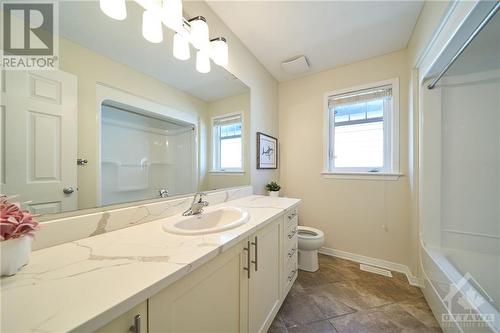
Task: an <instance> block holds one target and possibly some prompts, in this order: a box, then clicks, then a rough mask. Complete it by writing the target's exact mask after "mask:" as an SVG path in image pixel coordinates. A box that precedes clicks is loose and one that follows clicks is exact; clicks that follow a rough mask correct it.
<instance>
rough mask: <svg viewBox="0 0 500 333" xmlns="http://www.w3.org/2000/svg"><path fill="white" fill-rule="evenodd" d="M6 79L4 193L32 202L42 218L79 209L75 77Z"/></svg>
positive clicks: (43, 74) (45, 74)
mask: <svg viewBox="0 0 500 333" xmlns="http://www.w3.org/2000/svg"><path fill="white" fill-rule="evenodd" d="M4 75H5V79H4V81H3V87H2V88H3V91H2V105H1V110H2V116H3V121H2V122H1V125H2V126H3V127H2V128H1V130H2V135H1V136H2V137H3V139H4V140H5V142H4V146H3V147H4V150H5V151H4V156H2V158H5V161H2V164H3V165H5V170H4V176H5V184H4V186H3V187H4V188H3V189H2V190H3V192H4V193H6V194H9V195H12V194H19V195H20V196H21V197H20V200H22V201H27V200H31V201H32V202H31V203H30V204H29V206H30V210H31V211H32V212H34V213H37V214H44V213H58V212H61V211H69V210H75V209H77V208H78V206H77V203H78V200H77V199H78V198H77V170H76V167H77V165H76V159H77V120H78V119H77V78H76V76H74V75H72V74H69V73H65V72H62V71H37V72H29V71H6V72H4ZM2 142H3V141H2ZM2 170H3V169H2ZM70 188H72V189H73V192H72V193H69V192H71V189H70ZM65 189H66V192H68V193H64V190H65Z"/></svg>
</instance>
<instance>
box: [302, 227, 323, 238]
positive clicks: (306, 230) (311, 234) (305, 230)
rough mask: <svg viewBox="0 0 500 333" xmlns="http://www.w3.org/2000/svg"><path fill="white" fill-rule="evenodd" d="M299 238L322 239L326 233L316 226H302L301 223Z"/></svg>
mask: <svg viewBox="0 0 500 333" xmlns="http://www.w3.org/2000/svg"><path fill="white" fill-rule="evenodd" d="M298 230H299V235H298V236H299V238H302V239H311V240H312V239H320V238H324V237H325V234H324V233H323V231H321V230H318V229H316V228H311V227H306V226H301V225H299V228H298Z"/></svg>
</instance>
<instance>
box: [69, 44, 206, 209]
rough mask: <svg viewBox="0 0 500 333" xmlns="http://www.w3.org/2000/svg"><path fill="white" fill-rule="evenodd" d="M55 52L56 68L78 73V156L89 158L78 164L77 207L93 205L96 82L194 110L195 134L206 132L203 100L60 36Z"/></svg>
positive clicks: (202, 183)
mask: <svg viewBox="0 0 500 333" xmlns="http://www.w3.org/2000/svg"><path fill="white" fill-rule="evenodd" d="M59 56H60V69H61V70H63V71H65V72H69V73H72V74H74V75H76V76H77V77H78V133H79V140H78V156H79V158H85V159H87V160H88V161H89V163H88V165H86V166H81V167H78V184H79V185H78V206H79V208H80V209H83V208H90V207H95V206H96V195H97V191H98V187H97V179H98V177H97V175H98V172H99V165H98V153H99V152H98V147H99V142H98V140H99V135H98V129H99V126H98V124H99V118H98V110H97V108H96V101H97V96H96V84H97V83H104V84H106V85H108V86H111V87H113V88H118V89H121V90H123V91H126V92H129V93H131V94H134V95H136V96H140V97H143V98H146V99H149V100H152V101H154V102H156V103H160V104H163V105H166V106H170V107H172V108H174V109H177V110H180V111H184V112H189V113H192V114H196V115H197V116H198V117H199V123H200V133H199V134H200V135H203V133H206V124H207V119H208V104H207V103H206V102H204V101H203V100H201V99H198V98H196V97H194V96H192V95H189V94H187V93H185V92H183V91H180V90H178V89H176V88H173V87H171V86H168V85H166V84H164V83H162V82H161V81H158V80H156V79H153V78H152V77H150V76H148V75H145V74H142V73H140V72H138V71H135V70H133V69H132V68H130V67H127V66H125V65H122V64H120V63H118V62H115V61H113V60H111V59H109V58H106V57H104V56H102V55H99V54H97V53H95V52H93V51H91V50H89V49H86V48H83V47H81V46H79V45H77V44H75V43H73V42H71V41H68V40H67V39H64V38H61V39H60V43H59ZM200 142H203V146H202V147H201V148H202V149H200V153H203V152H204V151H206V149H207V147H206V140H200ZM200 160H201V159H200ZM205 173H206V168H201V172H200V187H201V188H204V187H205V186H206V180H205Z"/></svg>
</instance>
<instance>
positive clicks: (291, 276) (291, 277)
mask: <svg viewBox="0 0 500 333" xmlns="http://www.w3.org/2000/svg"><path fill="white" fill-rule="evenodd" d="M296 272H297V270H296V269H294V270H293V271H291V272H290V274H288V281H292V279H293V277H294V276H295V273H296Z"/></svg>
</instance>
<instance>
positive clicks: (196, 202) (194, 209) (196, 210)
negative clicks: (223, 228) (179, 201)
mask: <svg viewBox="0 0 500 333" xmlns="http://www.w3.org/2000/svg"><path fill="white" fill-rule="evenodd" d="M203 196H206V194H205V193H203V192H197V193H196V194H195V195H194V198H193V202H192V203H191V207H190V208H188V209H187V210H186V211H185V212H184V213H182V215H184V216H191V215H198V214H201V213H203V208H204V207H207V206H208V201H204V200H203ZM198 197H199V199H198Z"/></svg>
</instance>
